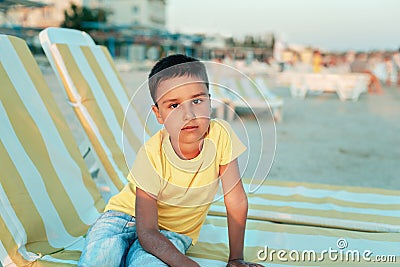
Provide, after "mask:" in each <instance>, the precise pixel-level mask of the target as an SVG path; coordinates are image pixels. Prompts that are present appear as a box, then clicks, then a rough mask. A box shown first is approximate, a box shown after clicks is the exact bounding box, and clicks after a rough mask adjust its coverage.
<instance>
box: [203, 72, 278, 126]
mask: <svg viewBox="0 0 400 267" xmlns="http://www.w3.org/2000/svg"><path fill="white" fill-rule="evenodd" d="M216 68H217V67H213V68H210V70H211V71H210V74H211V75H210V76H211V77H212V78H211V79H210V80H211V81H213V82H214V85H213V87H212V88H211V95H212V96H214V97H215V98H216V99H218V100H220V101H221V102H224V103H227V105H228V106H229V107H230V108H231V109H232V110H233V111H235V112H238V113H240V112H246V113H252V114H254V115H256V114H259V115H260V116H265V114H262V113H267V112H269V113H270V114H271V117H272V118H273V119H274V120H275V121H276V122H280V121H281V120H282V107H283V100H282V99H281V98H280V97H278V96H276V95H274V94H273V93H272V92H271V91H270V90H269V89H268V87H267V86H266V85H265V81H264V80H263V78H261V77H259V76H256V77H254V79H252V78H250V77H247V76H244V75H241V74H240V73H239V72H238V71H236V70H234V69H232V68H229V67H224V68H225V70H220V71H219V72H217V73H213V71H215V69H216ZM218 68H223V65H220V66H219V67H218ZM261 114H262V115H261ZM230 117H232V116H230Z"/></svg>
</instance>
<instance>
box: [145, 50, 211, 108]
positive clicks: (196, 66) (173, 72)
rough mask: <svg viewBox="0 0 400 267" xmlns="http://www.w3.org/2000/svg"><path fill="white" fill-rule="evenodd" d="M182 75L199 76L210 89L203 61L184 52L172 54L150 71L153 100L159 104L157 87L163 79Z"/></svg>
mask: <svg viewBox="0 0 400 267" xmlns="http://www.w3.org/2000/svg"><path fill="white" fill-rule="evenodd" d="M182 76H189V77H197V78H199V79H201V80H203V81H204V83H205V85H206V87H207V89H209V86H208V76H207V71H206V67H205V66H204V64H203V63H202V62H200V61H199V60H198V59H195V58H193V57H189V56H186V55H182V54H175V55H170V56H167V57H165V58H162V59H160V60H159V61H158V62H157V63H156V64H155V65H154V67H153V68H152V69H151V71H150V74H149V89H150V95H151V98H152V99H153V102H154V103H155V104H157V103H156V102H157V99H156V93H157V87H158V86H159V85H160V83H161V82H162V81H165V80H168V79H170V78H174V77H182Z"/></svg>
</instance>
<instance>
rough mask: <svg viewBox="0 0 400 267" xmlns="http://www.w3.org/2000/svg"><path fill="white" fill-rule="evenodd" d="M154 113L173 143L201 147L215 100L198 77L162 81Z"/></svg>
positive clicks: (157, 93)
mask: <svg viewBox="0 0 400 267" xmlns="http://www.w3.org/2000/svg"><path fill="white" fill-rule="evenodd" d="M156 97H157V106H158V107H156V106H153V108H152V109H153V112H154V114H155V115H156V117H157V120H158V122H159V123H161V124H164V127H165V129H166V130H167V131H168V133H169V135H170V138H171V142H172V144H173V145H174V146H176V145H178V147H179V146H180V145H189V144H193V145H199V142H201V141H202V140H203V138H204V135H205V134H206V132H207V130H208V126H209V124H210V115H211V101H210V96H209V93H208V90H207V87H206V85H205V84H204V82H202V81H200V79H199V78H197V77H189V76H181V77H174V78H170V79H167V80H165V81H162V82H161V83H160V84H159V86H158V87H157V92H156Z"/></svg>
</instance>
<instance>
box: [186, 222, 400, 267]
mask: <svg viewBox="0 0 400 267" xmlns="http://www.w3.org/2000/svg"><path fill="white" fill-rule="evenodd" d="M334 250H336V253H335V252H334ZM260 251H261V252H260ZM281 251H283V252H281ZM329 251H331V252H329ZM278 252H279V253H278ZM313 253H315V254H313ZM357 253H359V254H358V255H359V258H360V259H359V260H357ZM341 254H342V255H343V256H341ZM188 255H189V256H190V257H191V258H193V259H194V260H196V261H197V262H199V263H201V266H207V267H213V266H221V267H222V266H225V265H224V262H226V260H227V257H228V255H229V247H228V232H227V226H226V218H225V217H219V216H211V215H209V216H208V217H207V219H206V222H205V224H204V225H203V227H202V229H201V231H200V237H199V241H198V243H196V245H195V246H194V247H192V248H190V249H189V251H188ZM296 255H299V258H298V259H296ZM302 255H304V257H305V258H304V260H302ZM308 255H310V257H311V258H310V260H309V259H308ZM346 255H347V256H346ZM267 256H268V257H267ZM363 256H364V257H363ZM335 257H336V259H335ZM346 257H347V258H346ZM353 257H354V260H353ZM384 258H386V259H384ZM245 259H246V260H249V261H254V262H259V263H261V264H263V265H265V266H274V267H276V266H352V267H354V266H370V265H371V266H372V265H373V266H397V265H396V262H397V264H398V262H400V233H371V232H361V231H352V230H343V229H332V228H323V227H314V226H304V225H293V224H282V223H274V222H268V221H260V220H253V219H248V220H247V227H246V237H245ZM347 259H348V260H347ZM384 260H385V261H386V262H384ZM378 261H382V262H381V264H379V262H378ZM389 261H390V262H389Z"/></svg>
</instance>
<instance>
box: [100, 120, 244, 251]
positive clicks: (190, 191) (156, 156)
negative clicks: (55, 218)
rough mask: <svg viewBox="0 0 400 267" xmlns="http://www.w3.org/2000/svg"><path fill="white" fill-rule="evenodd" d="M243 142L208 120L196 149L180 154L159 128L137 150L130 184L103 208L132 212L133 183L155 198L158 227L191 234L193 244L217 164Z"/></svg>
mask: <svg viewBox="0 0 400 267" xmlns="http://www.w3.org/2000/svg"><path fill="white" fill-rule="evenodd" d="M245 150H246V147H245V146H244V145H243V144H242V142H241V141H240V140H239V138H238V137H237V135H236V134H235V133H234V132H233V130H232V128H231V126H230V125H229V124H228V123H227V122H225V121H223V120H211V122H210V126H209V130H208V133H207V134H206V137H205V139H204V144H203V149H202V150H201V152H200V154H199V155H198V156H197V157H195V158H194V159H191V160H182V159H180V158H179V157H178V156H177V155H176V153H175V151H174V150H173V148H172V145H171V143H170V141H169V135H168V133H167V131H165V130H164V129H163V130H160V131H159V132H157V133H156V134H155V135H154V136H152V137H151V138H150V139H149V140H148V141H147V142H146V144H144V145H143V146H142V147H141V149H140V150H139V152H138V154H137V156H136V160H135V162H134V164H133V167H132V169H131V172H130V174H129V176H128V181H129V183H128V184H127V185H126V186H125V188H124V189H123V190H122V191H121V192H120V193H119V194H117V195H115V196H114V197H112V198H111V199H110V201H109V203H108V204H107V206H106V209H105V210H115V211H121V212H125V213H127V214H130V215H132V216H135V198H136V195H135V192H136V187H139V188H141V189H142V190H144V191H146V192H148V193H151V194H152V195H154V196H156V197H157V206H158V226H159V228H160V229H164V230H169V231H173V232H176V233H180V234H184V235H187V236H190V237H191V238H192V239H193V244H194V243H196V241H197V239H198V236H199V233H200V228H201V226H202V224H203V223H204V220H205V218H206V215H207V211H208V209H209V207H210V204H211V202H212V201H213V200H214V197H215V195H216V193H217V190H218V187H219V179H218V175H219V167H220V165H226V164H228V163H229V162H231V161H232V160H234V159H235V158H237V157H238V156H239V155H240V154H242V153H243V152H244V151H245Z"/></svg>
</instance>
